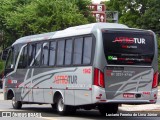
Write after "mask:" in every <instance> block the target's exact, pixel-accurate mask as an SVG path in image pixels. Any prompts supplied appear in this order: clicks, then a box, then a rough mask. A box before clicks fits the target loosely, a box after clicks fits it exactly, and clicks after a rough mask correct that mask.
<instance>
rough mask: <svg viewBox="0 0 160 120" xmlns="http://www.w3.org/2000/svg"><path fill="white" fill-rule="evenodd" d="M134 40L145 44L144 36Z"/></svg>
mask: <svg viewBox="0 0 160 120" xmlns="http://www.w3.org/2000/svg"><path fill="white" fill-rule="evenodd" d="M134 42H135V43H138V44H145V39H144V38H134Z"/></svg>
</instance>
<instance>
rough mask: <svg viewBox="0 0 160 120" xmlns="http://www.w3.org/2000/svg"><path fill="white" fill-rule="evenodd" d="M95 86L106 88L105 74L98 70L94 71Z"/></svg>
mask: <svg viewBox="0 0 160 120" xmlns="http://www.w3.org/2000/svg"><path fill="white" fill-rule="evenodd" d="M94 85H96V86H100V87H103V88H104V87H105V83H104V73H103V72H102V71H100V70H99V69H97V68H95V69H94Z"/></svg>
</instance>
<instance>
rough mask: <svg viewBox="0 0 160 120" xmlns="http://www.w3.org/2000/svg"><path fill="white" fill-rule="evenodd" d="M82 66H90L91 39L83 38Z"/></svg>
mask: <svg viewBox="0 0 160 120" xmlns="http://www.w3.org/2000/svg"><path fill="white" fill-rule="evenodd" d="M83 48H84V49H83V64H90V62H91V55H92V37H85V38H84V47H83Z"/></svg>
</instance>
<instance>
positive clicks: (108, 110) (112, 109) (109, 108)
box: [98, 104, 118, 116]
mask: <svg viewBox="0 0 160 120" xmlns="http://www.w3.org/2000/svg"><path fill="white" fill-rule="evenodd" d="M98 109H99V112H100V114H101V115H103V116H106V114H116V113H117V111H118V104H102V105H99V106H98Z"/></svg>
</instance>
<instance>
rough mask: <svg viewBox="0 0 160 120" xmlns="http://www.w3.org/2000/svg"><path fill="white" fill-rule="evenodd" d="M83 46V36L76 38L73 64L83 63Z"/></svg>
mask: <svg viewBox="0 0 160 120" xmlns="http://www.w3.org/2000/svg"><path fill="white" fill-rule="evenodd" d="M82 48H83V38H76V39H75V41H74V53H73V64H74V65H79V64H82Z"/></svg>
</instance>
